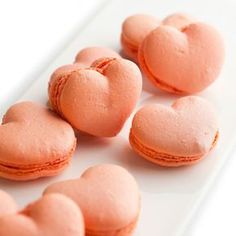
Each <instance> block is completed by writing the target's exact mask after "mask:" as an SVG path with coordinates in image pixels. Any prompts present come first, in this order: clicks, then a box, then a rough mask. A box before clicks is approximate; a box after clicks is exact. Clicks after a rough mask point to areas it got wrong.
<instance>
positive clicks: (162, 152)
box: [129, 96, 219, 167]
mask: <svg viewBox="0 0 236 236" xmlns="http://www.w3.org/2000/svg"><path fill="white" fill-rule="evenodd" d="M218 136H219V131H218V122H217V117H216V114H215V111H214V109H213V108H212V106H211V104H209V103H208V102H207V101H205V100H204V99H202V98H200V97H194V96H188V97H182V98H180V99H178V100H176V101H175V102H174V103H173V104H172V107H167V106H164V105H161V104H150V105H146V106H144V107H143V108H141V109H140V110H139V111H138V112H137V113H136V114H135V116H134V119H133V122H132V127H131V130H130V135H129V141H130V144H131V147H132V148H133V150H134V151H135V152H136V153H138V154H139V155H140V156H142V157H144V158H145V159H147V160H149V161H151V162H153V163H156V164H158V165H161V166H166V167H177V166H184V165H191V164H194V163H197V162H198V161H200V160H201V159H202V158H203V157H204V156H205V155H206V154H208V153H209V151H210V150H211V149H212V148H213V147H214V146H215V144H216V142H217V140H218Z"/></svg>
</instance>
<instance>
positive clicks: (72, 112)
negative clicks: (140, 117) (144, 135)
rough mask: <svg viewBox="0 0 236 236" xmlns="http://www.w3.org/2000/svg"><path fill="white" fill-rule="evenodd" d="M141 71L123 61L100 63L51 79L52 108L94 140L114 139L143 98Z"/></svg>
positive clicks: (104, 61) (103, 61)
mask: <svg viewBox="0 0 236 236" xmlns="http://www.w3.org/2000/svg"><path fill="white" fill-rule="evenodd" d="M141 89H142V77H141V73H140V71H139V69H138V67H137V66H136V65H135V64H134V63H132V62H130V61H128V60H124V59H114V58H113V59H107V58H105V59H104V60H103V59H101V63H100V64H97V65H96V67H92V68H88V69H80V70H77V71H74V72H73V73H69V74H67V76H64V75H62V76H61V77H60V76H59V77H56V78H55V77H54V74H53V76H52V78H51V82H50V85H49V99H50V103H51V104H52V105H53V108H54V109H55V110H56V111H57V112H59V113H60V114H61V115H62V116H63V117H64V118H65V119H66V120H67V121H68V122H69V123H70V124H72V126H73V127H75V128H76V129H78V130H80V131H83V132H86V133H89V134H92V135H95V136H107V137H110V136H115V135H116V134H117V133H118V132H119V131H120V130H121V128H122V127H123V125H124V122H125V121H126V119H127V118H128V117H129V115H130V114H131V112H132V110H133V109H134V107H135V105H136V102H137V100H138V98H139V96H140V94H141Z"/></svg>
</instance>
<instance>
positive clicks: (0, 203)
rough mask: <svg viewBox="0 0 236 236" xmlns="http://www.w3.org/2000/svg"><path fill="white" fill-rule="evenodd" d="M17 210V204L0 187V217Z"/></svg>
mask: <svg viewBox="0 0 236 236" xmlns="http://www.w3.org/2000/svg"><path fill="white" fill-rule="evenodd" d="M15 212H17V206H16V203H15V201H14V200H13V198H12V197H11V196H10V195H9V194H7V193H6V192H4V191H2V190H1V189H0V217H1V216H3V215H8V214H12V213H15Z"/></svg>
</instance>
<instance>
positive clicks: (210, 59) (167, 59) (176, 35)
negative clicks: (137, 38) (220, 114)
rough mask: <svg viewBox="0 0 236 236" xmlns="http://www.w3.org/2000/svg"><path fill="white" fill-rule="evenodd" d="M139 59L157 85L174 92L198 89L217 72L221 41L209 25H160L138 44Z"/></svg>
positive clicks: (189, 92)
mask: <svg viewBox="0 0 236 236" xmlns="http://www.w3.org/2000/svg"><path fill="white" fill-rule="evenodd" d="M138 57H139V63H140V66H141V68H142V69H143V71H144V72H145V74H146V76H147V77H148V78H149V79H150V80H151V81H152V82H153V83H154V85H156V86H157V87H159V88H161V89H164V90H166V91H169V92H173V93H180V94H191V93H197V92H200V91H202V90H203V89H205V88H206V87H208V86H209V85H210V84H211V83H212V82H213V81H214V80H215V79H216V78H217V76H218V75H219V73H220V71H221V68H222V65H223V61H224V43H223V39H222V37H221V35H220V34H219V33H218V31H217V30H215V29H214V28H213V27H212V26H209V25H207V24H204V23H200V22H199V23H192V24H189V25H187V26H186V27H184V28H181V30H178V29H176V28H174V27H169V26H160V27H158V28H156V29H155V30H153V31H152V32H151V33H150V34H149V35H148V36H147V37H146V38H145V40H144V41H143V42H142V44H141V46H140V48H139V55H138Z"/></svg>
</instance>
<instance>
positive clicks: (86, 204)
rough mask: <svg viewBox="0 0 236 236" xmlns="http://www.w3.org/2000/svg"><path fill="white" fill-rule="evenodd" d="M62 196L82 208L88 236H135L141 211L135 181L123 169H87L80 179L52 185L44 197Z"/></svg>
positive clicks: (105, 167) (95, 167) (109, 167)
mask: <svg viewBox="0 0 236 236" xmlns="http://www.w3.org/2000/svg"><path fill="white" fill-rule="evenodd" d="M54 192H58V193H62V194H65V195H66V196H68V197H70V198H72V199H73V200H74V201H75V202H76V203H77V204H78V205H79V206H80V208H81V210H82V212H83V215H84V219H85V225H86V235H87V234H88V235H93V236H94V235H101V236H107V235H120V236H121V235H122V236H124V235H127V236H128V235H131V234H132V232H133V230H134V227H135V225H136V222H137V219H138V216H139V211H140V194H139V190H138V186H137V183H136V181H135V180H134V178H133V177H132V176H131V175H130V174H129V173H128V172H127V171H126V170H125V169H123V168H122V167H119V166H116V165H110V164H103V165H98V166H94V167H91V168H89V169H87V170H86V171H85V172H84V173H83V175H82V176H81V177H80V179H75V180H67V181H63V182H59V183H55V184H52V185H51V186H49V187H48V188H47V189H46V190H45V192H44V194H49V193H54Z"/></svg>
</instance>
